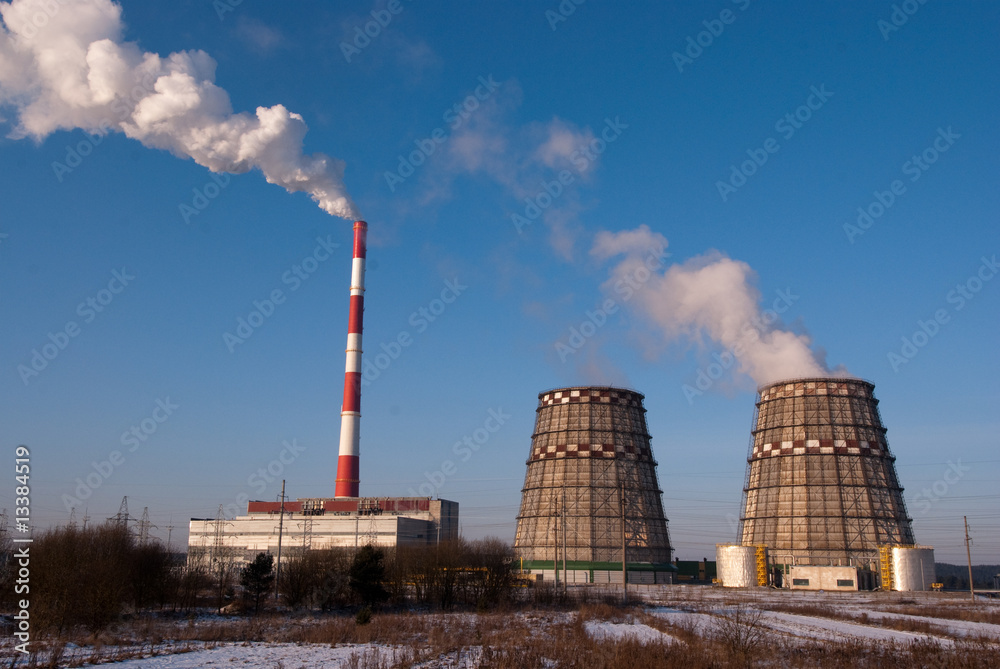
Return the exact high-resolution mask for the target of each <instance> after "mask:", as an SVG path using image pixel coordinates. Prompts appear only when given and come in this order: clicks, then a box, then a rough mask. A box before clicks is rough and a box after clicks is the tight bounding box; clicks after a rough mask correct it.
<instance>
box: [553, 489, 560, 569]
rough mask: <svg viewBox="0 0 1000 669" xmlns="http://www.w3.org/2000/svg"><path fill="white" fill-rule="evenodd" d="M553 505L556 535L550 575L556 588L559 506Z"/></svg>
mask: <svg viewBox="0 0 1000 669" xmlns="http://www.w3.org/2000/svg"><path fill="white" fill-rule="evenodd" d="M555 504H556V508H555V509H553V511H554V512H555V513H554V514H553V515H554V516H555V523H556V535H555V537H553V539H554V541H553V542H552V544H553V547H554V549H555V557H554V558H553V560H552V574H553V576H554V577H555V580H556V583H555V585H556V587H557V588H558V587H559V505H558V502H556V503H555Z"/></svg>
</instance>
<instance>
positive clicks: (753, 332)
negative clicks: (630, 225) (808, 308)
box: [590, 225, 843, 384]
mask: <svg viewBox="0 0 1000 669" xmlns="http://www.w3.org/2000/svg"><path fill="white" fill-rule="evenodd" d="M666 245H667V239H666V238H665V237H664V236H663V235H661V234H659V233H655V232H652V231H651V230H650V229H649V227H647V226H645V225H642V226H640V227H638V228H637V229H635V230H625V231H622V232H618V233H612V232H601V233H599V234H598V235H597V237H596V238H595V240H594V245H593V247H592V248H591V251H590V252H591V255H593V256H594V257H595V258H597V259H599V260H607V259H609V258H614V257H618V256H623V257H622V258H621V260H619V261H618V264H617V265H615V266H614V267H613V268H612V269H611V276H610V278H609V279H608V280H607V281H606V282H605V284H604V286H603V288H604V289H605V290H606V291H607V292H608V293H609V294H614V293H618V294H620V293H621V287H622V286H625V285H632V286H635V289H634V291H632V290H630V291H629V293H628V294H629V295H630V298H629V300H628V302H627V306H628V307H629V308H630V309H632V310H633V311H634V312H636V313H638V314H639V315H641V316H642V317H643V318H645V319H646V320H648V321H649V323H651V324H652V325H653V326H654V327H655V328H656V329H657V330H659V331H660V332H661V334H662V335H663V337H664V338H665V340H666V341H667V342H673V341H677V340H681V339H687V340H688V341H694V342H698V343H701V342H703V341H704V338H705V337H707V338H709V339H711V340H712V341H713V342H715V343H716V344H718V345H720V346H722V347H724V348H725V349H726V350H727V351H730V352H734V353H735V355H734V357H735V359H736V361H737V362H736V368H737V370H738V371H739V372H741V373H743V374H746V375H748V376H750V377H751V378H752V379H753V380H754V381H756V382H757V383H758V384H766V383H770V382H773V381H778V380H781V379H789V378H799V377H808V376H830V375H831V371H830V370H829V369H828V368H827V366H826V364H825V363H824V362H823V361H822V359H821V358H820V356H818V355H817V354H816V353H814V352H813V350H812V349H811V348H810V344H811V342H810V339H809V337H808V336H806V335H804V334H795V333H793V332H789V331H787V330H783V329H781V328H780V323H779V322H777V321H774V320H773V319H772V322H771V323H768V322H767V321H768V320H769V319H768V318H766V317H765V316H764V312H763V310H762V308H761V306H760V302H761V295H760V292H759V291H758V290H757V289H756V287H754V285H753V279H754V278H755V275H754V272H753V270H752V269H751V268H750V266H749V265H747V264H746V263H745V262H741V261H739V260H733V259H732V258H729V257H727V256H725V255H723V254H721V253H719V252H717V251H713V252H710V253H707V254H705V255H702V256H698V257H695V258H692V259H690V260H688V261H686V262H684V263H681V264H674V265H669V266H668V267H667V268H666V269H665V271H662V272H661V271H659V270H654V271H652V272H650V271H649V269H648V265H647V264H646V263H647V259H648V258H650V257H651V253H655V252H656V251H662V249H665V248H666ZM833 374H834V375H843V371H842V370H837V371H836V372H834V373H833Z"/></svg>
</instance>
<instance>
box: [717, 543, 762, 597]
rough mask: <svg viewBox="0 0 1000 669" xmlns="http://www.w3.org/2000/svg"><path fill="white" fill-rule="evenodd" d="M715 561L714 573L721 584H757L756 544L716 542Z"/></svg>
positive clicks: (748, 585) (731, 586)
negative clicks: (743, 544)
mask: <svg viewBox="0 0 1000 669" xmlns="http://www.w3.org/2000/svg"><path fill="white" fill-rule="evenodd" d="M715 561H716V562H715V565H716V573H717V576H718V579H719V581H720V582H721V583H722V585H723V586H725V587H727V588H749V587H752V586H755V585H758V576H757V547H756V546H742V545H740V544H716V546H715ZM765 565H766V560H765Z"/></svg>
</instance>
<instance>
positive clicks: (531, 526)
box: [514, 387, 671, 568]
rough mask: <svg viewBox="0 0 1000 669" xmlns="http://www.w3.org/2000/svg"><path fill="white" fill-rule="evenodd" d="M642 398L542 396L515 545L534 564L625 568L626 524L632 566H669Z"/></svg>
mask: <svg viewBox="0 0 1000 669" xmlns="http://www.w3.org/2000/svg"><path fill="white" fill-rule="evenodd" d="M643 399H644V397H643V395H641V394H640V393H637V392H635V391H632V390H625V389H621V388H611V387H577V388H563V389H559V390H551V391H547V392H543V393H540V394H539V396H538V409H537V410H536V414H537V416H536V420H535V431H534V434H533V435H532V439H531V453H530V455H529V458H528V461H527V463H526V464H527V472H526V474H525V477H524V488H523V489H522V497H521V508H520V512H519V513H518V515H517V532H516V536H515V539H514V547H515V549H516V550H517V552H518V554H519V555H520V557H521V558H522V559H523V560H524V561H525V562H526V563H542V562H550V563H552V562H554V561H557V560H558V561H561V560H567V561H571V562H573V563H576V567H571V568H585V567H584V566H583V565H586V564H588V563H589V564H591V565H595V564H600V563H619V564H620V563H621V562H622V545H623V540H622V539H623V537H622V524H623V518H624V529H625V532H624V535H625V536H624V539H625V540H624V544H625V547H626V555H625V558H626V561H627V562H628V563H630V564H631V563H653V564H665V563H669V562H670V554H671V546H670V539H669V535H668V529H667V519H666V518H665V517H664V514H663V505H662V502H661V494H662V493H661V491H660V489H659V483H658V481H657V477H656V461H655V460H654V459H653V453H652V450H651V448H650V436H649V432H648V429H647V427H646V416H645V413H646V410H645V408H644V407H643V404H642V401H643ZM623 493H624V494H623ZM564 500H565V501H564ZM605 568H606V567H605Z"/></svg>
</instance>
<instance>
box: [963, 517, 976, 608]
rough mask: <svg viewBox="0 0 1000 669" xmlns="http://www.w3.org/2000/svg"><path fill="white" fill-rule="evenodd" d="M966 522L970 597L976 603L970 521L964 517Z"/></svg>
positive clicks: (966, 551) (966, 552)
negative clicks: (970, 546) (970, 544)
mask: <svg viewBox="0 0 1000 669" xmlns="http://www.w3.org/2000/svg"><path fill="white" fill-rule="evenodd" d="M962 520H963V521H964V522H965V557H966V558H967V559H968V560H969V596H970V597H972V601H976V589H975V588H974V587H973V585H972V552H971V551H970V550H969V519H968V518H967V517H966V516H962Z"/></svg>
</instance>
